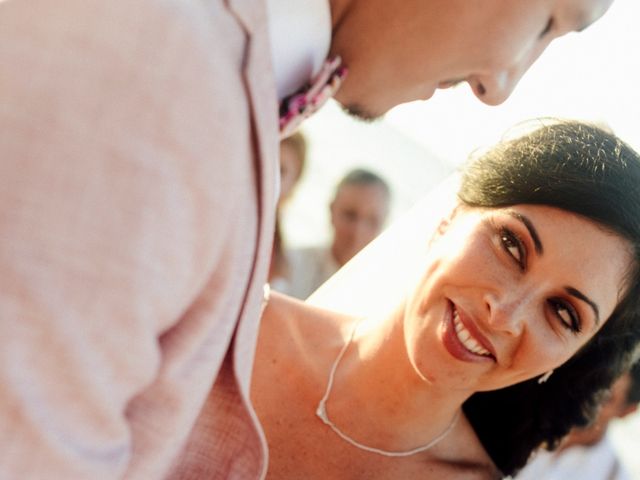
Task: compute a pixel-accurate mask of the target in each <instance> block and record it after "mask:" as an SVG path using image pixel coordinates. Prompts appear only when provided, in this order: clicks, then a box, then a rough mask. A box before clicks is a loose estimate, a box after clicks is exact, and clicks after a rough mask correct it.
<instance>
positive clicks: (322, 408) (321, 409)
mask: <svg viewBox="0 0 640 480" xmlns="http://www.w3.org/2000/svg"><path fill="white" fill-rule="evenodd" d="M360 321H361V320H359V321H357V322H356V324H355V326H354V327H353V330H352V331H351V336H350V337H349V340H348V341H347V343H345V344H344V346H343V347H342V350H340V353H339V354H338V356H337V357H336V359H335V360H334V362H333V365H332V367H331V371H330V372H329V382H328V383H327V389H326V391H325V392H324V396H323V397H322V398H321V399H320V403H318V408H317V409H316V415H317V416H318V417H319V418H320V420H322V421H323V422H324V423H325V424H326V425H328V426H329V428H330V429H331V430H333V431H334V432H335V433H336V434H337V435H338V436H339V437H340V438H341V439H343V440H344V441H345V442H347V443H350V444H351V445H353V446H354V447H356V448H359V449H360V450H366V451H367V452H372V453H377V454H378V455H383V456H385V457H408V456H410V455H415V454H416V453H420V452H424V451H425V450H429V449H430V448H431V447H433V446H434V445H436V444H437V443H438V442H439V441H440V440H442V439H443V438H444V437H446V436H447V435H448V434H449V432H451V430H452V429H453V427H454V425H455V424H456V422H457V421H458V417H459V416H460V410H458V411H457V412H456V414H455V415H454V416H453V419H452V420H451V423H449V425H448V426H447V428H445V430H444V431H443V432H442V433H441V434H440V435H438V436H437V437H435V438H434V439H433V440H431V441H430V442H429V443H427V444H426V445H422V446H421V447H417V448H414V449H412V450H406V451H398V452H392V451H388V450H382V449H380V448H375V447H370V446H368V445H363V444H362V443H360V442H358V441H356V440H354V439H353V438H351V437H350V436H349V435H347V434H346V433H344V432H343V431H342V430H340V429H339V428H338V427H337V426H336V424H335V423H333V422H332V421H331V419H330V418H329V415H328V414H327V400H328V399H329V394H330V393H331V388H332V387H333V380H334V377H335V374H336V370H337V368H338V364H339V363H340V360H342V357H343V356H344V354H345V352H346V351H347V348H348V347H349V345H351V342H352V341H353V337H354V335H355V333H356V329H357V328H358V325H359V324H360Z"/></svg>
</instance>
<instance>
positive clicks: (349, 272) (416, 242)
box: [307, 174, 460, 317]
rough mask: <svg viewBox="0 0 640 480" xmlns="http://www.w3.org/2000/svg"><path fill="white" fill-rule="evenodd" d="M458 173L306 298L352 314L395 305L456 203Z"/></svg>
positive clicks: (374, 312)
mask: <svg viewBox="0 0 640 480" xmlns="http://www.w3.org/2000/svg"><path fill="white" fill-rule="evenodd" d="M459 183H460V177H459V175H457V174H454V175H452V176H450V177H449V178H448V179H446V180H445V181H444V182H442V183H441V184H440V185H439V186H438V187H436V188H435V189H434V190H433V191H432V192H430V193H429V194H427V195H426V197H424V198H423V199H422V200H420V201H419V202H418V203H417V204H416V205H414V206H413V207H412V208H411V209H410V210H409V212H407V213H406V214H404V215H403V216H402V217H401V218H400V219H399V220H397V221H396V222H394V223H393V224H392V225H391V226H390V227H389V228H388V229H386V230H385V231H384V232H383V233H382V234H381V235H380V236H379V237H377V238H376V239H375V240H374V241H373V242H371V243H370V244H369V245H368V246H367V247H366V248H365V249H363V250H362V251H361V252H360V253H358V254H357V255H356V256H355V257H354V258H353V259H352V260H351V261H349V262H348V263H347V264H346V265H344V266H343V267H342V268H341V269H340V270H339V271H338V272H337V273H335V274H334V275H333V276H332V277H331V278H330V279H329V280H327V281H326V282H325V283H324V284H323V285H322V286H321V287H320V288H318V290H316V291H315V292H314V293H313V294H312V295H311V296H310V297H309V298H308V299H307V302H308V303H310V304H313V305H316V306H319V307H322V308H326V309H329V310H333V311H336V312H339V313H343V314H348V315H353V316H357V317H363V316H367V317H369V316H378V315H380V314H382V313H386V312H390V311H392V310H393V309H394V308H396V307H397V306H398V305H399V304H400V303H401V301H402V300H403V299H404V298H406V297H407V294H408V293H409V292H410V291H411V290H412V288H413V287H414V286H415V284H416V283H417V281H418V280H419V278H420V277H421V276H422V274H423V272H424V267H425V263H426V257H427V253H428V249H429V243H430V240H431V238H432V236H433V233H434V232H435V230H436V228H437V227H438V225H439V224H440V221H441V219H443V218H444V217H446V216H447V215H448V214H449V213H450V212H451V211H452V210H453V208H454V207H455V205H456V202H457V199H456V193H457V192H458V186H459Z"/></svg>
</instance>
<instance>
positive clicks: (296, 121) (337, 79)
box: [280, 57, 347, 139]
mask: <svg viewBox="0 0 640 480" xmlns="http://www.w3.org/2000/svg"><path fill="white" fill-rule="evenodd" d="M341 63H342V59H341V58H340V57H333V58H329V59H328V60H326V61H325V62H324V65H323V66H322V68H321V69H320V71H319V72H318V74H317V75H316V76H315V78H313V79H312V80H311V83H309V84H307V85H305V86H304V87H302V88H301V89H300V90H298V91H297V92H296V93H294V94H293V95H289V96H288V97H286V98H284V99H283V100H282V101H281V102H280V139H283V138H287V137H288V136H290V135H292V134H293V133H294V132H295V131H296V129H297V128H298V126H299V125H300V124H301V123H302V121H303V120H304V119H305V118H308V117H310V116H311V115H313V114H314V113H315V112H316V111H317V110H318V109H319V108H320V107H321V106H322V105H324V103H325V102H326V101H327V100H328V99H329V98H331V97H332V96H333V95H335V93H336V92H337V91H338V88H340V85H342V81H343V80H344V78H345V77H346V76H347V68H346V67H344V66H342V65H341Z"/></svg>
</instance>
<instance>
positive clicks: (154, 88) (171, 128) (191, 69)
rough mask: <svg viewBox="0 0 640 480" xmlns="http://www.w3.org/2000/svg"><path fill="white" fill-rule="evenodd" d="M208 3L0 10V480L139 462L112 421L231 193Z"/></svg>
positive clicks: (210, 257)
mask: <svg viewBox="0 0 640 480" xmlns="http://www.w3.org/2000/svg"><path fill="white" fill-rule="evenodd" d="M205 3H206V2H195V1H186V0H185V1H165V2H156V1H145V0H131V1H129V0H127V1H126V2H125V1H121V0H115V1H108V2H105V1H95V0H60V1H57V2H47V1H33V0H15V1H11V2H1V3H0V339H1V342H2V347H0V425H2V428H0V478H20V479H25V478H64V479H75V478H78V479H87V478H91V479H101V478H117V477H118V476H121V475H122V474H123V473H124V472H125V471H127V469H128V468H129V467H130V462H131V461H132V458H134V452H137V451H139V450H140V449H142V448H143V446H141V445H140V444H139V443H138V442H139V440H138V438H136V430H135V429H134V428H132V425H131V424H130V423H129V420H128V418H127V412H126V410H127V406H128V405H129V404H130V402H131V401H132V399H134V398H139V397H140V396H141V395H143V394H144V392H145V389H146V388H147V387H148V386H149V385H150V384H152V383H153V382H154V381H156V379H157V378H158V375H159V372H160V371H161V369H162V368H163V364H164V361H165V359H164V355H165V353H164V351H163V349H162V346H161V344H160V341H159V339H160V338H161V336H162V334H163V332H166V331H167V330H168V329H170V328H172V327H173V326H174V325H175V323H176V321H177V319H179V318H180V316H181V315H182V314H183V313H184V311H185V310H186V309H187V308H188V307H189V305H190V302H191V301H192V300H193V298H194V297H195V296H196V294H197V292H198V290H199V289H200V288H202V285H203V284H204V283H205V281H206V278H207V275H209V274H210V272H211V271H212V270H213V269H215V265H216V262H218V261H219V259H220V255H221V252H222V248H221V243H222V242H223V241H224V234H223V233H222V232H224V231H225V230H226V228H227V227H228V226H229V225H230V224H231V223H232V222H233V221H234V219H233V218H232V217H233V215H232V212H231V208H232V205H233V200H232V196H233V195H234V188H236V187H237V186H238V184H239V183H240V182H241V181H244V179H242V178H241V177H240V176H239V174H238V170H237V169H236V167H235V166H234V165H233V164H232V162H230V161H228V159H229V157H231V156H234V155H243V154H245V153H246V152H243V151H237V150H238V149H243V148H244V149H246V148H247V147H246V146H244V147H237V148H236V150H232V151H230V150H229V148H232V147H229V146H228V145H229V143H228V142H227V143H225V142H224V141H223V140H225V139H226V140H229V139H230V138H231V139H233V138H234V137H233V135H234V131H235V130H237V129H238V128H239V127H238V126H239V125H243V124H246V123H248V120H247V118H246V117H247V114H246V112H245V111H244V110H243V109H242V108H238V106H237V102H234V96H236V95H237V94H238V92H235V91H234V90H233V89H232V88H231V87H230V84H231V83H233V82H236V83H237V78H235V77H236V76H237V72H238V70H239V64H240V63H241V62H242V56H241V48H242V47H241V45H240V46H238V47H237V48H236V51H233V49H224V48H219V49H217V50H216V49H215V48H212V49H211V50H208V49H206V48H205V44H207V43H209V42H211V40H212V38H211V35H212V31H211V25H210V18H208V17H207V15H206V12H205V11H204V6H203V5H204V4H205ZM205 53H206V54H205ZM222 92H226V94H224V95H223V94H221V93H222ZM238 143H239V144H240V142H238ZM223 144H224V145H226V146H225V147H224V148H223V146H222V145H223ZM243 145H244V144H243ZM245 156H246V157H247V158H249V155H245ZM211 159H217V160H220V161H218V162H216V161H213V160H211ZM210 160H211V161H210ZM237 168H240V167H237ZM242 168H244V166H243V167H242ZM235 194H237V192H236V193H235ZM225 205H226V206H227V207H228V208H226V209H225V208H224V206H225ZM217 207H221V209H220V208H217ZM216 232H217V233H218V234H217V235H216Z"/></svg>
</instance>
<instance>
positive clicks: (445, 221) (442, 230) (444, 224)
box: [433, 203, 464, 239]
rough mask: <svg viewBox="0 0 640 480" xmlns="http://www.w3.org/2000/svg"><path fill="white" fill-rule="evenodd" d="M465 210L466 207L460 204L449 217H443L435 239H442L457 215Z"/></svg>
mask: <svg viewBox="0 0 640 480" xmlns="http://www.w3.org/2000/svg"><path fill="white" fill-rule="evenodd" d="M463 208H464V206H463V205H462V204H460V203H458V204H456V206H455V207H453V209H452V210H451V211H450V212H449V213H448V214H447V215H445V216H444V217H442V220H440V223H439V224H438V228H436V231H435V234H434V236H433V237H434V239H435V238H438V237H440V236H441V235H444V234H445V233H446V232H447V230H448V229H449V225H451V222H453V219H454V218H455V217H456V215H458V213H459V212H460V211H462V210H463Z"/></svg>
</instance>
